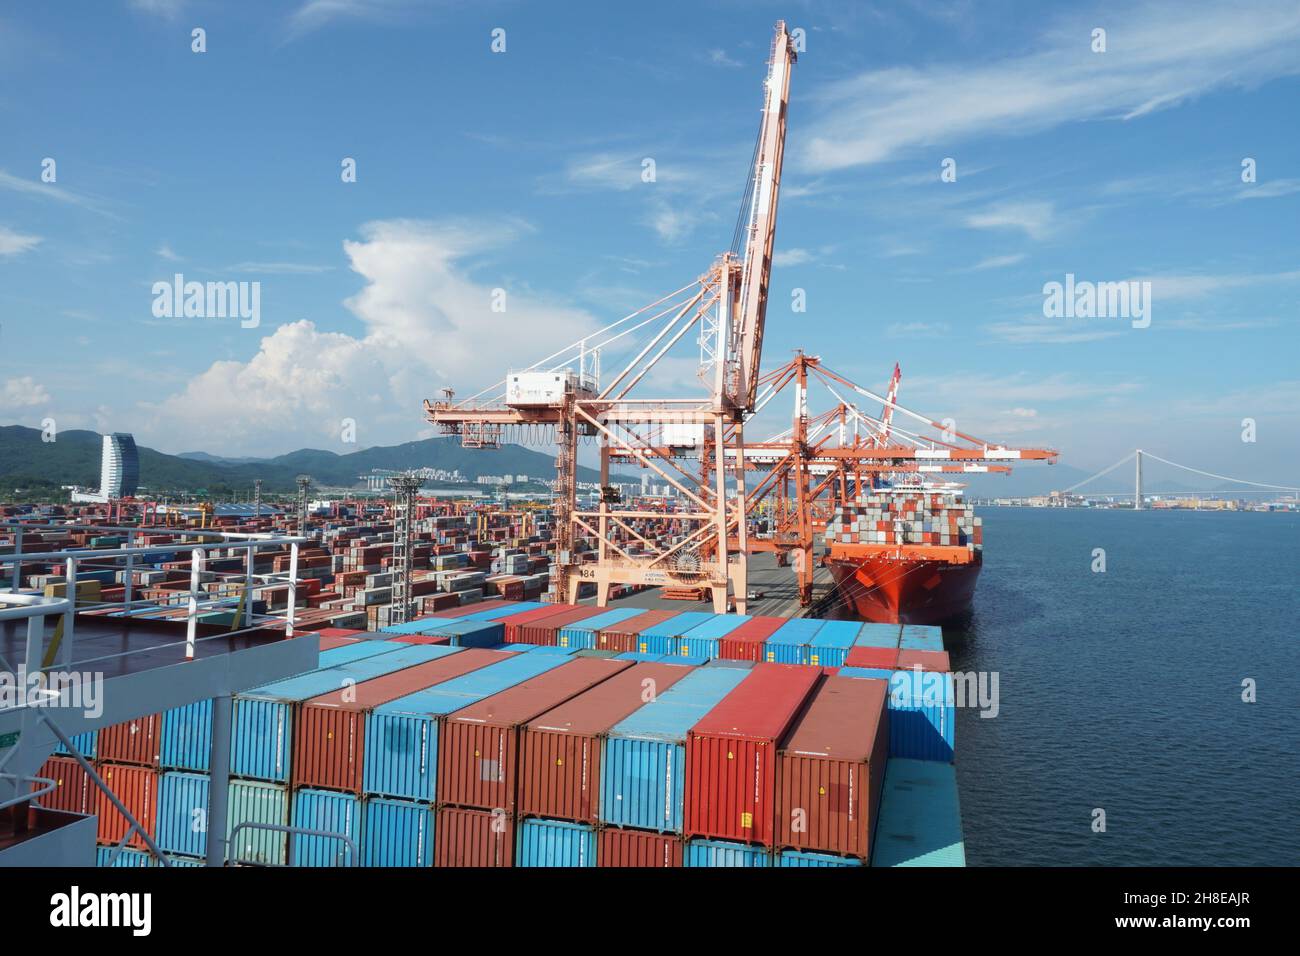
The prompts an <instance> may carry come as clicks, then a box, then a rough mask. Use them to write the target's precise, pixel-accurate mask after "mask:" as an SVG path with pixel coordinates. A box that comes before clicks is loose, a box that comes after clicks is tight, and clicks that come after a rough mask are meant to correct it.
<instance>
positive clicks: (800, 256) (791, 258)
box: [772, 249, 816, 266]
mask: <svg viewBox="0 0 1300 956" xmlns="http://www.w3.org/2000/svg"><path fill="white" fill-rule="evenodd" d="M814 258H816V257H815V256H814V255H813V254H812V253H811V252H809V251H808V250H807V249H782V250H781V251H779V252H775V253H773V254H772V265H774V266H801V265H804V264H805V263H808V262H812V261H813V259H814Z"/></svg>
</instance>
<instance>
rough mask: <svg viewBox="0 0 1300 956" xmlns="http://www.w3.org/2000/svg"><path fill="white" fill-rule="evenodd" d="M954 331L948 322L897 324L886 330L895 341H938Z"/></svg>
mask: <svg viewBox="0 0 1300 956" xmlns="http://www.w3.org/2000/svg"><path fill="white" fill-rule="evenodd" d="M950 331H952V326H950V325H949V324H948V323H947V322H895V323H894V324H893V325H890V326H889V327H888V328H887V329H885V334H886V335H888V336H889V337H890V338H893V339H937V338H942V337H943V336H945V335H947V334H948V333H949V332H950Z"/></svg>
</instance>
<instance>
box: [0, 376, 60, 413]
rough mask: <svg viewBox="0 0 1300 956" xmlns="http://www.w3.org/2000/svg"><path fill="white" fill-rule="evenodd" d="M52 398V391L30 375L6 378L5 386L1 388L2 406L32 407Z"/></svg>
mask: <svg viewBox="0 0 1300 956" xmlns="http://www.w3.org/2000/svg"><path fill="white" fill-rule="evenodd" d="M49 400H50V393H49V392H47V391H46V390H45V386H43V385H41V384H40V383H39V382H37V381H36V380H35V379H34V378H32V377H31V376H30V375H24V376H23V377H22V378H10V379H6V380H5V383H4V388H2V389H0V408H31V407H33V406H36V405H45V404H47V403H48V402H49Z"/></svg>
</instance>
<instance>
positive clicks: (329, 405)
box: [144, 220, 598, 454]
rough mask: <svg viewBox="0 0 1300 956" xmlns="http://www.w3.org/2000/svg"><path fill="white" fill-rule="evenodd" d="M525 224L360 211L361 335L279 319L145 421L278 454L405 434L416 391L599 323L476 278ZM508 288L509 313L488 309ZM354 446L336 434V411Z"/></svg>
mask: <svg viewBox="0 0 1300 956" xmlns="http://www.w3.org/2000/svg"><path fill="white" fill-rule="evenodd" d="M526 228H527V227H526V226H524V225H522V224H520V223H491V224H489V223H475V222H468V221H444V222H425V221H413V220H389V221H382V222H372V223H368V224H367V225H365V226H364V227H363V228H362V229H361V238H359V239H356V240H349V241H346V242H344V243H343V250H344V252H345V253H346V255H347V257H348V259H349V260H350V263H351V268H352V270H353V271H354V272H356V273H357V274H358V275H359V276H360V277H361V278H362V279H363V280H364V282H365V284H364V286H363V287H362V288H361V289H360V291H358V292H357V293H356V294H355V295H354V296H352V297H351V298H349V299H348V300H346V302H345V305H346V306H347V308H348V309H350V310H351V311H352V313H353V314H354V315H355V316H356V317H357V318H358V319H359V320H360V321H361V323H362V325H363V326H364V333H363V334H361V335H359V336H353V335H348V334H345V333H340V332H326V331H323V330H322V329H320V328H318V327H317V325H316V324H315V323H314V322H311V321H309V320H302V321H298V322H292V323H289V324H287V325H282V326H280V327H279V328H277V329H276V330H275V331H274V332H273V333H272V334H270V335H268V336H266V337H264V338H263V339H262V340H261V342H260V343H259V346H258V349H257V352H256V354H254V355H253V357H252V358H251V359H249V360H248V361H246V362H239V361H219V362H215V363H213V364H212V366H211V367H210V368H208V369H207V370H206V371H205V372H203V373H202V374H201V375H199V376H197V377H196V378H194V379H192V380H191V381H190V382H189V383H188V384H187V386H186V388H185V389H184V390H182V391H180V392H178V393H176V394H174V395H172V396H170V397H169V398H167V399H166V400H164V401H162V402H160V403H158V404H156V405H152V406H148V408H147V411H148V412H149V413H150V415H151V417H152V421H151V422H150V424H149V425H148V427H147V428H146V429H144V430H145V431H147V433H148V434H150V435H151V436H157V437H156V438H155V439H154V440H155V441H156V442H158V443H159V444H160V445H163V446H174V447H179V446H180V445H182V444H184V445H186V446H187V447H188V446H191V445H193V444H194V441H195V437H196V436H202V439H203V443H204V444H205V445H207V446H211V447H213V448H220V449H221V450H222V451H223V452H224V453H226V454H264V453H270V454H276V453H282V452H285V451H289V450H291V449H290V448H286V447H285V441H286V438H285V436H286V435H297V436H298V438H297V440H296V442H294V443H293V444H294V447H301V446H315V447H323V448H327V449H331V450H334V451H337V452H339V453H345V452H349V451H355V450H356V449H357V448H359V447H366V446H368V445H373V444H379V443H388V442H395V441H408V440H411V439H412V438H414V437H415V436H416V434H417V433H418V431H419V430H420V428H421V425H422V412H421V405H420V402H421V400H422V399H424V398H434V397H437V395H438V390H439V389H440V388H441V387H442V386H444V385H451V386H454V387H455V388H456V389H457V392H458V393H459V394H461V395H462V396H468V395H470V394H472V393H473V392H476V391H478V390H479V389H480V388H483V387H485V386H488V385H491V384H492V383H493V382H497V381H500V380H502V379H504V377H505V373H506V372H507V371H508V370H509V369H510V368H521V367H525V366H528V365H531V364H532V363H533V362H535V361H537V360H539V359H541V358H544V357H545V356H547V355H549V354H550V353H551V352H553V351H555V349H556V348H557V347H558V346H561V345H564V344H567V343H569V342H571V341H575V340H577V339H579V338H581V337H582V336H583V335H585V334H588V333H589V332H591V331H592V330H594V329H595V328H596V327H597V326H598V323H597V322H596V320H595V319H594V318H593V317H592V316H590V315H589V314H588V313H586V312H584V311H582V310H579V309H574V308H571V307H568V306H565V305H562V304H552V303H549V302H547V301H546V300H545V299H544V298H543V297H541V296H539V295H537V294H535V293H532V292H530V291H529V290H527V289H514V288H512V287H511V283H510V282H509V281H508V280H507V279H506V278H505V277H504V276H502V277H499V278H495V279H493V280H491V281H480V280H478V279H475V278H472V277H471V275H470V270H471V260H473V259H474V257H476V256H478V255H480V254H482V253H485V252H487V251H489V250H492V249H496V248H499V247H500V246H502V245H505V244H507V243H509V242H510V241H512V240H513V239H515V238H516V237H517V236H518V235H519V233H520V232H521V231H523V230H525V229H526ZM496 289H504V292H505V300H504V301H505V311H504V312H497V311H493V302H494V290H496ZM345 418H351V419H354V420H355V421H356V424H357V444H356V445H344V444H342V443H341V441H340V438H339V436H340V431H341V425H340V423H341V421H342V420H343V419H345Z"/></svg>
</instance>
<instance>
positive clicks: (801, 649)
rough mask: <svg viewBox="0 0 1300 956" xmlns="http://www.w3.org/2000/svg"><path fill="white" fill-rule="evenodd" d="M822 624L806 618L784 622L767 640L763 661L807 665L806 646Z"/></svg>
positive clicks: (807, 654) (822, 622)
mask: <svg viewBox="0 0 1300 956" xmlns="http://www.w3.org/2000/svg"><path fill="white" fill-rule="evenodd" d="M824 623H825V622H824V621H815V620H813V619H811V618H807V617H797V618H794V619H792V620H789V621H786V622H785V623H784V624H782V625H781V626H780V627H778V628H777V629H776V631H775V633H773V634H772V635H771V636H770V637H769V638H768V639H767V647H766V649H765V650H764V652H763V660H765V661H768V662H769V663H774V664H807V663H808V662H809V660H808V658H809V651H808V645H809V643H811V642H812V639H813V638H814V637H816V636H817V632H818V631H819V630H821V627H822V624H824Z"/></svg>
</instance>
